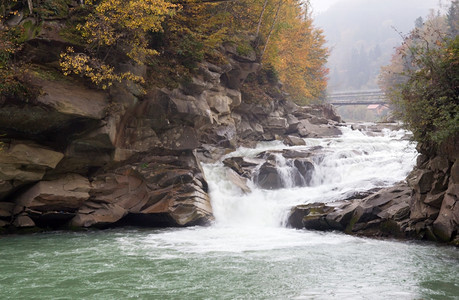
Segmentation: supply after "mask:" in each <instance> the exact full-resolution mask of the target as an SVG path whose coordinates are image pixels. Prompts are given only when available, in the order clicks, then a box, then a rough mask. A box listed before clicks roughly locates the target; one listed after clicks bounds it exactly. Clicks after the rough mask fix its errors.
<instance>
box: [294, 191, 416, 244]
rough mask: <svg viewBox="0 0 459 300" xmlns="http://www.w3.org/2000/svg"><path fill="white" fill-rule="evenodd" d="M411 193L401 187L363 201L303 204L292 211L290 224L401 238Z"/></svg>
mask: <svg viewBox="0 0 459 300" xmlns="http://www.w3.org/2000/svg"><path fill="white" fill-rule="evenodd" d="M410 194H411V189H410V188H409V187H408V186H406V185H398V186H396V187H393V188H387V189H382V190H380V191H378V192H377V193H375V194H372V195H370V196H368V197H365V198H363V199H355V200H346V201H339V202H336V203H327V204H324V203H314V204H307V205H301V206H297V207H295V208H294V209H293V210H292V212H291V214H290V216H289V219H288V223H289V225H290V226H292V227H295V228H306V229H315V230H340V231H345V232H347V233H351V234H359V235H367V236H386V235H392V236H397V237H399V236H403V235H404V233H403V231H404V230H403V229H402V228H404V226H406V223H407V222H408V217H409V209H410V206H409V200H410Z"/></svg>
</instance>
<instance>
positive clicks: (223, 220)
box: [203, 128, 417, 226]
mask: <svg viewBox="0 0 459 300" xmlns="http://www.w3.org/2000/svg"><path fill="white" fill-rule="evenodd" d="M405 134H406V132H405V131H403V130H399V131H390V130H385V131H383V132H382V133H381V135H380V136H370V135H366V134H365V133H363V132H360V131H356V130H351V129H350V128H343V135H342V136H340V137H336V138H323V139H307V140H306V143H307V145H306V146H294V147H288V146H285V145H282V144H280V143H279V142H273V143H263V144H260V145H259V147H257V148H256V149H247V148H241V149H238V150H237V151H235V152H233V153H231V154H229V155H228V156H227V157H231V156H246V157H254V156H256V155H257V154H258V153H260V152H262V151H266V150H280V149H292V150H295V151H310V150H311V148H313V147H316V146H321V148H320V149H321V150H319V152H318V153H317V155H315V156H313V157H312V159H313V161H314V166H315V170H314V173H313V176H312V180H311V182H310V184H309V186H303V187H294V186H295V184H294V183H295V178H294V177H295V176H296V174H297V173H298V172H297V170H295V166H293V165H292V161H291V160H286V159H285V157H284V156H282V155H281V154H280V153H276V154H275V159H276V168H277V171H278V174H279V175H280V178H281V180H282V181H283V182H282V183H283V186H284V187H285V188H282V189H278V190H263V189H260V188H258V187H257V186H256V185H255V184H254V183H253V182H250V181H249V182H248V185H249V187H250V189H251V191H252V192H251V193H247V194H244V193H243V192H242V191H241V190H240V189H239V188H237V187H236V186H235V185H234V184H232V183H231V182H230V181H229V180H227V179H226V172H227V168H226V167H224V166H223V164H222V163H217V164H204V165H203V167H204V172H205V175H206V178H207V181H208V182H209V187H210V196H211V199H212V206H213V210H214V215H215V218H216V224H217V225H223V226H280V225H281V224H282V222H283V218H284V217H285V216H286V215H288V211H289V209H290V208H291V207H293V206H295V205H299V204H302V203H312V202H330V201H336V200H340V199H343V198H346V197H349V196H351V195H352V194H354V193H356V192H363V191H366V190H369V189H372V188H375V187H385V186H390V185H393V184H395V183H397V182H399V181H401V180H404V178H405V177H406V175H407V174H408V173H409V172H410V171H411V170H412V168H413V166H414V164H415V158H416V156H417V152H416V150H415V145H414V144H412V143H410V142H409V141H407V140H405V139H403V136H404V135H405ZM295 172H296V173H295ZM286 212H287V213H286Z"/></svg>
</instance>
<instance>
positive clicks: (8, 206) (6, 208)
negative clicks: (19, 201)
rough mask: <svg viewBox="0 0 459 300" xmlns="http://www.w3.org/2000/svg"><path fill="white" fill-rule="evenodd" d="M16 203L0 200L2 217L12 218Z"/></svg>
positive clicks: (0, 215) (0, 214) (0, 216)
mask: <svg viewBox="0 0 459 300" xmlns="http://www.w3.org/2000/svg"><path fill="white" fill-rule="evenodd" d="M13 208H14V203H11V202H0V218H4V219H5V218H6V219H8V218H10V217H11V216H12V214H13Z"/></svg>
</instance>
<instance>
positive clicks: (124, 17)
mask: <svg viewBox="0 0 459 300" xmlns="http://www.w3.org/2000/svg"><path fill="white" fill-rule="evenodd" d="M86 5H88V7H89V9H90V10H91V11H92V13H91V14H89V16H88V17H87V20H86V22H85V23H84V24H79V25H78V26H77V29H78V30H80V31H81V34H82V36H83V37H84V38H85V39H86V40H87V43H88V49H89V52H91V49H92V50H95V53H94V55H91V56H89V55H87V54H84V53H75V52H74V51H73V49H72V48H69V49H68V51H67V52H65V53H62V54H61V61H60V65H61V68H62V71H63V72H64V74H65V75H69V74H71V73H73V74H77V75H82V76H85V77H88V78H89V79H90V80H91V81H92V82H93V83H95V84H96V85H98V86H100V87H101V88H103V89H106V88H108V87H109V86H111V85H112V84H113V82H115V81H118V82H119V81H121V80H123V79H126V80H132V81H134V82H137V83H143V82H144V79H143V78H142V77H140V76H136V75H133V74H132V73H130V72H125V73H117V72H115V70H114V68H113V67H112V66H109V65H108V64H106V63H105V62H104V59H101V58H98V56H97V55H98V54H99V53H98V50H99V49H100V48H105V49H106V52H107V53H108V52H109V51H110V50H107V49H110V48H113V47H115V48H117V49H118V50H121V51H122V52H124V53H125V54H126V55H127V57H129V58H130V59H132V60H133V61H134V62H135V63H137V64H144V63H145V60H146V59H148V57H151V56H154V55H157V54H158V53H157V51H155V50H153V49H149V48H148V41H147V39H146V34H147V33H148V32H157V31H161V30H162V27H161V23H162V22H163V21H164V19H165V18H166V17H167V16H172V15H174V13H175V9H176V8H178V7H179V6H178V5H176V4H172V3H170V2H168V1H165V0H128V1H124V0H102V1H86ZM106 56H107V55H105V57H106Z"/></svg>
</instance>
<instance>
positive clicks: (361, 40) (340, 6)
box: [310, 0, 451, 91]
mask: <svg viewBox="0 0 459 300" xmlns="http://www.w3.org/2000/svg"><path fill="white" fill-rule="evenodd" d="M310 3H311V6H312V11H313V18H314V24H315V25H316V26H317V27H320V28H321V29H323V31H324V35H325V39H326V40H327V41H328V43H327V47H329V49H331V54H330V57H329V59H328V64H327V66H328V68H329V69H330V75H329V78H330V80H329V91H339V90H356V89H361V90H363V89H375V88H377V77H378V74H379V69H380V67H381V66H384V65H387V64H388V63H389V61H390V57H391V56H392V53H393V52H394V48H395V47H397V46H398V45H400V43H401V42H402V38H401V37H400V35H399V33H398V32H400V33H402V34H407V33H409V32H410V30H412V29H413V27H414V22H415V20H416V19H417V18H418V17H423V18H424V19H425V18H426V17H427V16H428V15H429V13H431V11H433V10H435V11H437V10H439V9H441V6H442V7H443V9H442V11H443V12H444V11H446V8H447V7H449V6H450V4H451V0H310ZM375 53H378V55H376V54H375ZM352 59H353V60H354V62H356V63H357V60H359V59H360V60H361V62H360V63H359V65H360V67H359V68H360V69H356V68H355V64H354V65H352ZM366 66H369V68H367V70H365V74H362V72H361V71H362V70H361V69H362V67H366ZM358 76H361V77H362V78H363V77H365V78H366V79H359V80H357V81H358V82H351V81H352V80H349V78H351V79H352V78H357V77H358Z"/></svg>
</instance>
